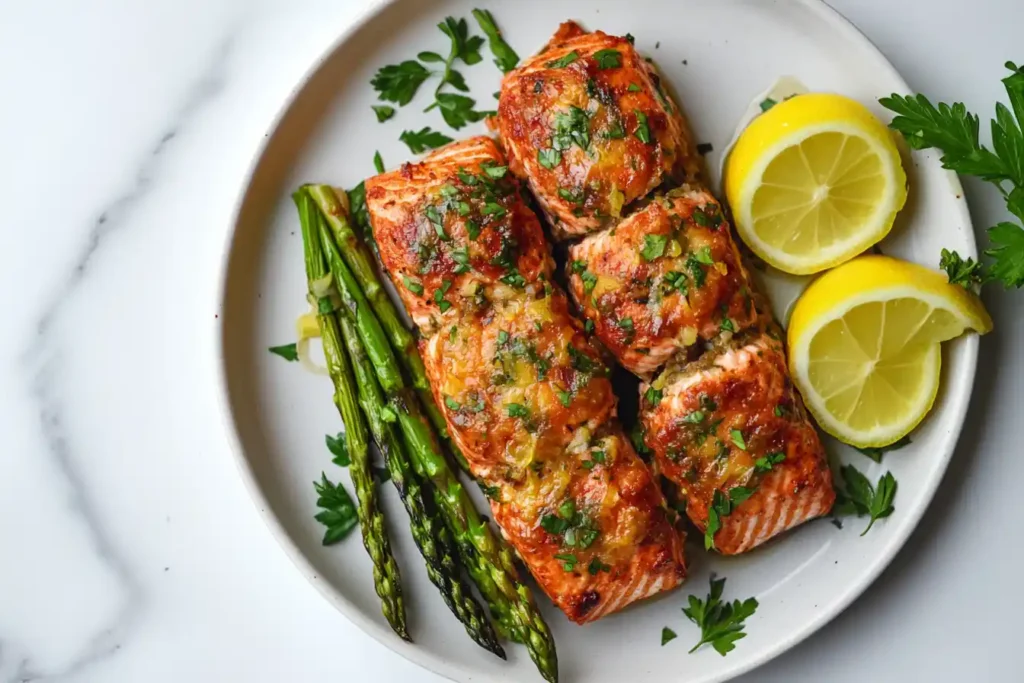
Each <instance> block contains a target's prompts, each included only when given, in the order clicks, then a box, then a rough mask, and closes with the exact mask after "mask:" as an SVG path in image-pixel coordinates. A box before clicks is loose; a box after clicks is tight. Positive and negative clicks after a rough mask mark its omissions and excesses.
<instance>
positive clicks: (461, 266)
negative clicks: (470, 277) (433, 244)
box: [451, 247, 470, 275]
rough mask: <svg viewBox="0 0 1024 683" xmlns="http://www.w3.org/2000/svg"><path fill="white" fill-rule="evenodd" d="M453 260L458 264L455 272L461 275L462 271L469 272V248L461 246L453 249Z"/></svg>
mask: <svg viewBox="0 0 1024 683" xmlns="http://www.w3.org/2000/svg"><path fill="white" fill-rule="evenodd" d="M451 253H452V260H453V261H455V263H456V264H457V265H456V266H455V274H456V275H461V274H462V273H468V272H469V270H470V268H469V248H468V247H459V248H458V249H452V252H451Z"/></svg>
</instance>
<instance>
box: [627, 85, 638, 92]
mask: <svg viewBox="0 0 1024 683" xmlns="http://www.w3.org/2000/svg"><path fill="white" fill-rule="evenodd" d="M626 90H628V91H629V92H640V86H639V85H637V84H636V83H630V84H629V87H628V88H626Z"/></svg>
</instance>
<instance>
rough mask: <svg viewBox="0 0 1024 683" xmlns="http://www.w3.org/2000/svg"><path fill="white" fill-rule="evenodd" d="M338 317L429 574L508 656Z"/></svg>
mask: <svg viewBox="0 0 1024 683" xmlns="http://www.w3.org/2000/svg"><path fill="white" fill-rule="evenodd" d="M338 319H339V322H340V324H341V336H342V338H343V339H344V341H345V346H346V348H347V349H348V353H349V356H350V358H351V359H352V365H353V366H354V367H355V375H356V384H357V385H358V387H359V402H360V404H361V405H362V407H363V411H364V412H365V413H366V416H367V418H368V419H369V422H370V430H371V431H372V432H373V438H374V440H375V441H376V442H377V445H378V447H379V448H380V451H381V454H382V455H383V456H384V463H385V465H387V468H388V472H390V473H391V481H392V482H393V483H394V485H395V488H397V489H398V494H399V497H401V499H402V503H403V504H404V505H405V509H406V511H407V512H408V513H409V520H410V527H411V529H412V536H413V539H414V540H415V541H416V546H417V547H418V548H419V549H420V554H421V555H423V559H424V561H425V562H426V566H427V576H428V577H430V581H431V582H432V583H433V584H434V585H435V586H437V588H438V590H439V591H440V592H441V596H442V597H443V598H444V601H445V604H447V605H448V609H450V610H451V611H452V613H453V614H455V616H456V618H458V620H459V621H460V622H462V624H463V626H465V628H466V632H467V633H468V634H469V636H470V637H471V638H472V639H473V640H474V641H475V642H476V643H477V644H478V645H480V647H482V648H484V649H486V650H489V651H490V652H493V653H494V654H496V655H497V656H499V657H501V658H502V659H505V651H504V649H502V647H501V645H500V644H499V643H498V637H497V635H496V634H495V632H494V629H493V627H492V626H491V624H490V622H489V621H488V620H487V615H486V614H485V613H484V610H483V608H482V607H481V606H480V603H478V602H477V601H476V598H474V597H473V593H472V589H471V587H470V586H469V585H468V584H467V583H466V582H465V580H464V579H463V578H462V570H461V566H460V564H459V561H458V559H457V555H456V552H457V551H456V548H455V544H454V541H453V540H452V537H451V533H450V532H449V531H448V528H447V527H446V526H445V524H444V520H443V519H442V518H441V517H440V515H439V514H438V512H437V510H436V509H434V508H433V506H432V505H430V504H429V502H428V501H426V500H425V499H424V493H425V492H424V490H423V488H424V487H423V486H422V484H421V482H420V479H419V477H418V476H417V475H416V473H415V472H413V471H412V465H411V463H410V462H409V459H408V455H407V454H406V453H405V452H404V450H403V445H402V443H401V441H400V439H399V437H398V434H397V432H396V430H395V426H394V425H393V424H391V423H389V422H387V421H385V419H384V408H385V406H386V402H385V398H384V395H383V392H382V391H381V389H380V386H379V385H378V383H377V378H376V376H375V373H374V370H373V363H372V361H371V360H370V358H369V356H368V355H367V354H366V351H365V349H364V348H363V344H362V342H361V341H360V340H359V333H358V331H357V330H356V327H355V324H354V323H353V322H352V320H351V319H350V318H349V316H348V315H347V314H344V313H343V314H342V315H339V316H338ZM427 486H429V484H427Z"/></svg>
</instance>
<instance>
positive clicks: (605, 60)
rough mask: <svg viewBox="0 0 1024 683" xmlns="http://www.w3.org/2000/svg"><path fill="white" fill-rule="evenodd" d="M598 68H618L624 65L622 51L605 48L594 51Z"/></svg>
mask: <svg viewBox="0 0 1024 683" xmlns="http://www.w3.org/2000/svg"><path fill="white" fill-rule="evenodd" d="M594 59H595V60H597V68H598V69H617V68H618V67H620V66H622V53H621V52H619V51H618V50H611V49H604V50H598V51H597V52H595V53H594Z"/></svg>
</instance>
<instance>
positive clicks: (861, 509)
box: [836, 465, 896, 536]
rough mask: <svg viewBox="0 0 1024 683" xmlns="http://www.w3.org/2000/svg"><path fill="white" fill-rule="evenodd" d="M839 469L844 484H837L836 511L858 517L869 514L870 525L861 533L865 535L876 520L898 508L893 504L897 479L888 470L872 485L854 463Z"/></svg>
mask: <svg viewBox="0 0 1024 683" xmlns="http://www.w3.org/2000/svg"><path fill="white" fill-rule="evenodd" d="M839 471H840V473H841V474H842V477H843V486H842V487H840V486H838V485H837V486H836V512H837V514H843V513H851V514H855V515H856V516H858V517H861V516H863V515H868V516H869V517H870V521H869V522H868V526H867V528H865V529H864V531H862V532H861V534H860V535H861V536H863V535H864V534H866V533H867V532H868V531H870V530H871V527H872V526H873V525H874V523H875V520H879V519H884V518H886V517H888V516H889V515H891V514H892V513H893V511H894V510H895V509H896V508H894V507H893V504H892V501H893V499H894V498H895V497H896V479H895V477H893V476H892V473H891V472H886V473H885V474H883V475H882V476H881V478H879V480H878V484H877V485H876V486H872V485H871V482H870V481H868V478H867V477H865V476H864V475H863V474H862V473H861V472H860V470H858V469H857V468H856V467H854V466H853V465H843V466H842V467H841V468H840V470H839ZM837 484H838V482H837Z"/></svg>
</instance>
